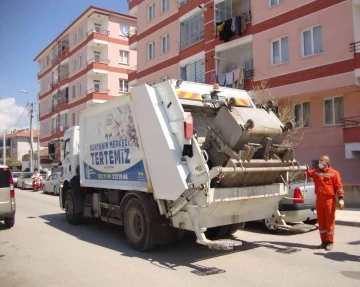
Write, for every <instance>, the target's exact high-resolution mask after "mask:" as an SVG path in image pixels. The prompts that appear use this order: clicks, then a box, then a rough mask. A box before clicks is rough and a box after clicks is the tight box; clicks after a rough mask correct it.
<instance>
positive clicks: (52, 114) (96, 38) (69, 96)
mask: <svg viewBox="0 0 360 287" xmlns="http://www.w3.org/2000/svg"><path fill="white" fill-rule="evenodd" d="M135 26H136V18H135V17H132V16H129V15H125V14H121V13H117V12H114V11H108V10H105V9H102V8H97V7H93V6H90V7H89V8H88V9H87V10H86V11H84V12H83V13H82V14H81V15H80V16H79V17H78V18H77V19H75V20H74V21H73V22H72V23H71V24H70V25H69V26H68V27H67V28H66V29H65V30H64V31H63V32H62V33H61V34H60V35H59V36H57V37H56V38H55V39H54V40H53V41H52V42H51V43H50V44H49V45H48V46H47V47H46V48H45V49H44V50H43V51H41V52H40V54H39V55H38V56H36V58H35V59H34V61H36V62H38V63H39V73H38V81H39V91H40V92H39V104H40V107H39V111H40V143H41V145H42V146H46V145H47V143H48V142H49V141H51V140H57V139H61V137H62V136H63V134H64V131H65V130H66V129H67V128H69V127H72V126H74V125H77V124H78V120H79V112H80V111H81V110H84V109H86V108H87V107H90V106H93V105H96V104H97V103H102V102H104V101H107V100H109V99H111V98H113V97H116V96H119V95H121V94H123V93H126V92H127V91H128V88H129V86H128V68H129V67H131V66H134V65H136V61H137V59H136V52H134V51H130V50H129V41H128V37H129V32H130V31H131V30H132V29H133V28H134V27H135Z"/></svg>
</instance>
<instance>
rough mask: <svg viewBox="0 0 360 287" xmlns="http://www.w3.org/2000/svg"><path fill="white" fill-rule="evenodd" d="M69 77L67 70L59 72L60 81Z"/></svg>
mask: <svg viewBox="0 0 360 287" xmlns="http://www.w3.org/2000/svg"><path fill="white" fill-rule="evenodd" d="M68 78H69V72H65V73H61V74H60V81H64V80H66V79H68Z"/></svg>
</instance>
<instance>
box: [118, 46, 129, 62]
mask: <svg viewBox="0 0 360 287" xmlns="http://www.w3.org/2000/svg"><path fill="white" fill-rule="evenodd" d="M119 63H120V64H124V65H129V52H128V51H121V50H120V58H119Z"/></svg>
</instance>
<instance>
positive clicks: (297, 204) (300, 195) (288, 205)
mask: <svg viewBox="0 0 360 287" xmlns="http://www.w3.org/2000/svg"><path fill="white" fill-rule="evenodd" d="M279 211H280V213H281V214H283V215H285V218H284V220H285V222H286V223H290V224H296V223H306V224H316V222H317V215H316V195H315V185H314V181H313V180H312V179H311V178H307V182H306V185H305V178H304V177H303V176H298V177H295V178H294V180H293V181H292V183H291V184H290V186H289V194H288V196H287V198H284V199H283V200H281V201H280V203H279ZM264 224H265V226H266V227H267V228H268V230H269V231H278V230H277V228H274V225H273V224H272V222H271V221H269V220H267V219H265V220H264Z"/></svg>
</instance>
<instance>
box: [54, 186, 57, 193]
mask: <svg viewBox="0 0 360 287" xmlns="http://www.w3.org/2000/svg"><path fill="white" fill-rule="evenodd" d="M54 195H57V192H56V186H55V187H54Z"/></svg>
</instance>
